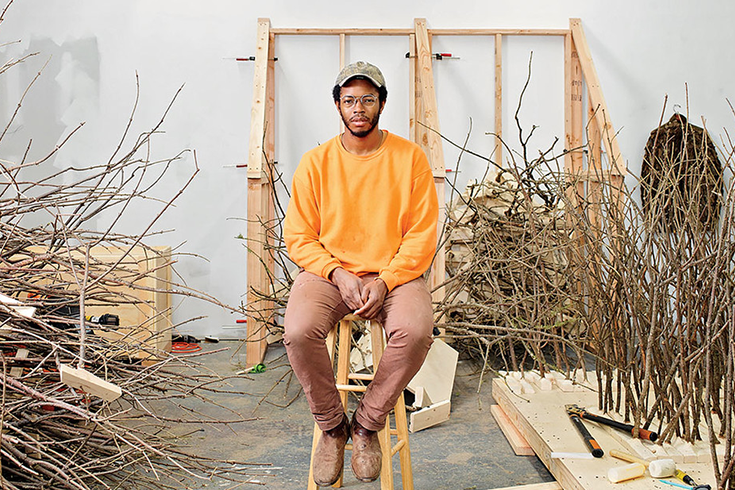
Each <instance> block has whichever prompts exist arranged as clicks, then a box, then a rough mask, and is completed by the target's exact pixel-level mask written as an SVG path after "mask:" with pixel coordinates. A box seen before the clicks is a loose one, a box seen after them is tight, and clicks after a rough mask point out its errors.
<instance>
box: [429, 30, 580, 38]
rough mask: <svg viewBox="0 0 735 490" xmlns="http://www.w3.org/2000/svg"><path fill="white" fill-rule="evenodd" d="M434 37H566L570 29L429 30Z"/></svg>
mask: <svg viewBox="0 0 735 490" xmlns="http://www.w3.org/2000/svg"><path fill="white" fill-rule="evenodd" d="M429 34H430V35H433V36H496V35H498V34H500V35H501V36H565V35H567V34H569V29H429Z"/></svg>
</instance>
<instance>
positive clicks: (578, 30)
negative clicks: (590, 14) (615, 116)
mask: <svg viewBox="0 0 735 490" xmlns="http://www.w3.org/2000/svg"><path fill="white" fill-rule="evenodd" d="M569 24H570V30H571V32H572V40H573V41H574V46H575V48H576V50H577V52H578V53H579V63H580V66H581V68H582V74H583V75H584V79H585V81H586V82H587V91H588V93H589V97H590V100H591V101H592V106H593V108H594V110H596V111H597V114H596V119H597V122H598V124H599V126H600V133H601V135H602V141H603V144H604V145H605V150H606V151H607V156H608V158H609V159H610V166H611V167H614V166H617V167H619V168H621V169H625V168H626V164H625V162H624V161H623V159H622V155H621V153H620V146H619V145H618V140H617V138H616V137H615V130H614V129H613V125H612V121H611V119H610V111H609V110H608V108H607V104H606V103H605V98H604V97H603V95H602V87H601V86H600V79H599V77H598V76H597V70H596V69H595V64H594V63H593V62H592V53H591V52H590V48H589V45H588V44H587V38H586V37H585V35H584V30H583V29H582V21H581V20H580V19H570V20H569Z"/></svg>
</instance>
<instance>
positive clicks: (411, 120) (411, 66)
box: [408, 34, 423, 143]
mask: <svg viewBox="0 0 735 490" xmlns="http://www.w3.org/2000/svg"><path fill="white" fill-rule="evenodd" d="M408 55H409V59H408V137H409V139H410V140H411V141H413V142H414V143H418V142H419V131H420V129H419V128H420V126H419V125H418V124H416V118H417V117H418V116H417V114H418V113H419V107H418V105H419V103H420V100H419V99H420V97H419V94H421V88H420V80H419V78H418V73H416V35H415V34H411V35H409V36H408ZM421 110H423V109H421Z"/></svg>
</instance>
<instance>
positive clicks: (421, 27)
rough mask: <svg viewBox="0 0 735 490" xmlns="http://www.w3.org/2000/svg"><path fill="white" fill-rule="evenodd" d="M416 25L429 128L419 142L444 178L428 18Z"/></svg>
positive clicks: (417, 59) (419, 66) (418, 20)
mask: <svg viewBox="0 0 735 490" xmlns="http://www.w3.org/2000/svg"><path fill="white" fill-rule="evenodd" d="M414 26H415V27H416V61H417V63H418V66H417V67H416V71H417V73H418V75H419V80H420V86H421V100H422V101H423V105H424V111H423V117H421V120H422V122H423V123H424V124H425V125H426V126H428V128H429V131H427V133H426V136H425V139H424V140H422V141H419V142H418V143H419V145H420V146H422V147H423V148H424V151H425V152H426V156H427V157H428V158H429V164H430V165H431V168H432V170H433V171H434V177H441V178H442V179H444V177H445V176H446V167H445V166H444V150H443V148H442V142H441V138H440V136H439V132H440V130H439V115H438V111H437V103H436V92H435V91H434V69H433V66H432V62H431V60H432V57H431V41H430V38H429V32H428V31H427V29H426V19H415V20H414ZM440 204H443V203H440Z"/></svg>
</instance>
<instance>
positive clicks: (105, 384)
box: [59, 364, 122, 402]
mask: <svg viewBox="0 0 735 490" xmlns="http://www.w3.org/2000/svg"><path fill="white" fill-rule="evenodd" d="M59 372H60V374H61V382H62V383H64V384H67V385H69V386H71V387H72V388H78V389H80V390H83V391H84V392H86V393H89V394H90V395H94V396H97V397H99V398H102V399H103V400H105V401H108V402H111V401H113V400H116V399H117V398H119V397H120V396H121V395H122V390H121V389H120V387H119V386H117V385H115V384H113V383H110V382H109V381H105V380H104V379H101V378H99V377H97V376H95V375H94V374H92V373H90V372H89V371H86V370H84V369H76V368H73V367H71V366H69V365H66V364H61V365H60V366H59Z"/></svg>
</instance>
